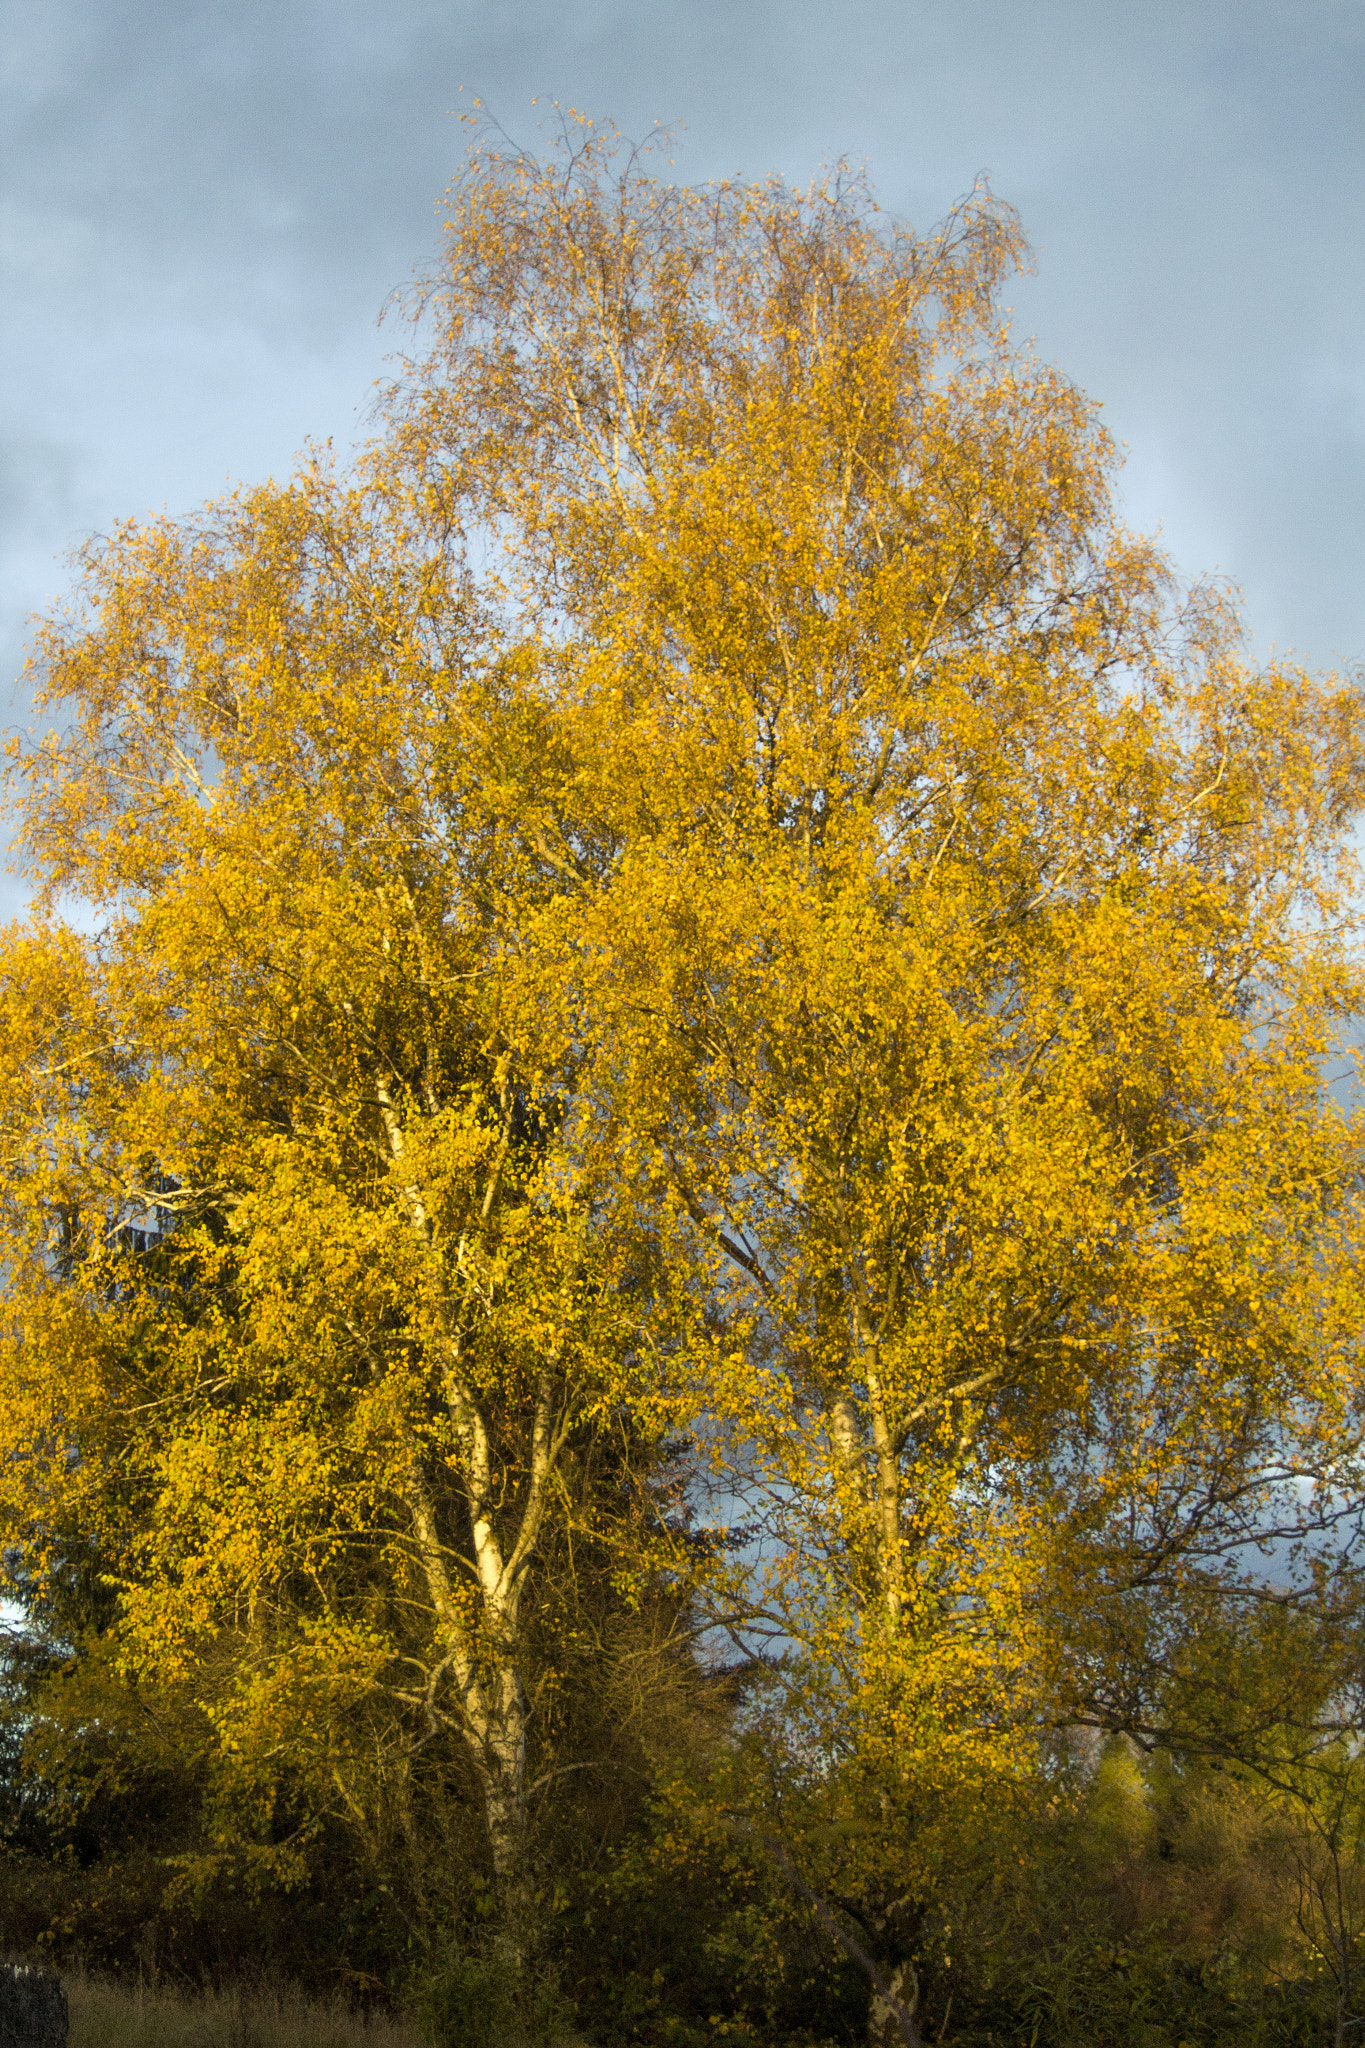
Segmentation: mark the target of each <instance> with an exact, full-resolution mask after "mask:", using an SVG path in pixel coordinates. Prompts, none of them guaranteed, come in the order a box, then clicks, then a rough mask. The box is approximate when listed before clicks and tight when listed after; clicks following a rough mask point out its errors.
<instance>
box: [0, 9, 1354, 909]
mask: <svg viewBox="0 0 1365 2048" xmlns="http://www.w3.org/2000/svg"><path fill="white" fill-rule="evenodd" d="M0 38H2V39H3V47H4V49H5V52H6V57H7V71H6V76H5V79H4V83H3V87H2V88H0V93H2V95H3V97H2V98H0V265H2V266H3V274H2V275H0V346H3V350H4V362H5V375H4V379H3V384H2V385H0V407H2V408H3V409H2V410H0V661H2V662H3V669H4V680H6V681H8V679H10V678H12V677H13V676H14V675H15V674H16V673H17V671H18V668H19V666H20V663H21V661H22V650H23V645H24V638H25V632H24V621H25V618H26V617H27V616H28V615H29V614H30V613H31V612H32V611H34V610H35V609H36V608H38V607H40V606H42V605H43V604H45V603H47V602H50V601H51V600H52V599H53V598H54V597H56V596H57V595H59V594H60V592H61V590H62V588H63V586H64V583H65V582H66V580H67V573H68V572H67V570H66V568H65V566H64V560H63V557H64V554H65V552H66V550H68V549H69V548H70V547H72V546H73V545H74V544H75V543H77V542H78V541H79V540H80V539H81V538H82V537H83V536H84V535H85V534H87V533H89V532H91V531H92V530H95V529H98V528H100V527H102V526H105V525H107V523H108V522H109V521H111V520H112V519H114V518H115V517H117V516H119V515H121V514H139V513H144V512H147V511H149V510H154V509H159V508H161V507H163V506H168V507H169V508H170V509H171V510H172V511H182V510H188V509H189V508H190V507H192V506H193V505H195V504H197V503H198V502H199V501H201V500H202V499H203V498H205V497H207V496H210V495H212V494H214V493H215V492H217V491H218V490H220V489H221V488H222V487H223V485H224V483H225V482H226V481H227V480H228V479H229V478H233V479H244V480H251V479H254V478H258V477H262V476H264V475H266V474H268V473H271V472H274V473H277V474H278V473H280V472H282V471H283V470H285V469H287V467H288V465H289V463H290V460H291V457H292V455H293V453H294V451H295V450H296V449H297V448H298V447H299V446H300V444H301V443H302V442H303V440H304V439H305V438H306V437H308V436H315V437H319V438H325V437H328V436H331V437H333V438H334V439H335V440H336V441H338V442H339V443H345V442H346V441H348V440H350V439H352V438H353V437H354V436H355V435H356V434H357V433H358V432H359V431H361V429H362V426H363V417H364V408H365V405H366V403H367V400H368V396H369V393H370V391H371V388H372V384H373V380H374V378H375V377H376V376H377V375H379V374H380V373H381V372H382V369H383V362H384V354H385V350H386V347H388V346H390V345H392V343H393V341H394V339H395V337H394V336H392V335H391V334H389V333H386V331H385V330H384V329H383V328H382V327H380V326H379V325H378V324H377V315H378V313H379V311H380V308H381V306H382V305H383V303H384V301H385V299H386V297H387V296H388V294H389V293H390V292H391V291H392V290H393V289H394V288H395V287H397V286H401V285H402V284H403V283H404V282H405V281H406V280H407V279H409V278H410V277H411V276H412V275H413V273H414V272H415V271H419V270H421V269H422V268H423V267H424V265H426V264H427V263H428V261H429V260H430V258H431V255H432V252H433V250H434V247H435V238H436V207H437V203H438V201H439V197H440V194H441V192H442V190H443V188H444V187H445V185H446V184H447V183H448V181H449V179H450V177H451V176H452V174H453V172H454V170H455V168H456V166H457V164H458V161H459V158H460V154H461V151H462V148H463V138H462V133H461V130H460V126H459V121H458V113H459V110H460V109H461V107H465V108H467V107H468V106H469V105H470V102H471V99H472V98H473V97H474V96H478V97H480V98H481V99H482V100H483V102H484V103H485V105H487V106H488V107H490V108H491V109H492V110H493V112H494V113H495V114H496V115H497V116H498V118H499V119H500V120H501V122H502V124H503V126H504V127H505V128H506V129H507V130H508V131H509V132H510V133H511V135H512V136H513V137H514V138H515V139H516V140H518V141H520V142H524V143H528V144H530V145H532V146H534V145H535V142H536V124H537V122H538V121H540V120H541V119H543V118H544V116H545V113H546V111H547V107H548V104H549V103H550V102H553V101H555V100H558V101H559V102H561V103H562V104H563V105H565V106H572V107H576V108H581V109H582V110H583V111H585V112H586V113H588V114H589V115H591V116H594V117H597V118H611V119H614V120H615V121H616V122H617V123H618V124H619V125H620V126H621V127H622V128H623V129H625V130H626V131H627V132H628V133H631V134H633V135H637V136H639V135H642V134H644V133H645V131H646V130H647V129H648V128H649V127H650V124H651V123H652V122H655V121H661V122H668V123H672V124H675V126H676V129H677V141H676V146H675V148H674V150H673V154H674V156H675V159H676V161H677V165H678V171H677V173H676V174H677V175H681V176H684V177H688V178H705V177H709V176H713V175H717V174H724V173H733V172H738V173H740V174H743V175H746V176H760V175H762V174H764V173H767V172H769V171H778V172H781V173H782V174H784V175H785V176H787V177H789V178H791V179H793V180H796V181H800V180H802V179H805V178H807V177H808V176H809V175H810V174H811V173H812V172H813V171H814V170H816V169H817V168H818V166H819V165H820V163H821V161H822V160H827V159H829V158H831V157H836V156H847V157H849V158H851V159H852V160H854V161H855V162H857V163H863V162H865V163H866V164H867V166H868V168H869V171H870V173H871V176H872V179H873V181H874V184H875V186H876V188H877V191H878V193H879V196H880V197H881V199H882V201H883V203H884V204H885V205H887V206H889V207H890V208H892V209H894V210H895V211H897V212H899V213H901V214H903V215H906V216H907V217H908V218H910V219H911V220H912V221H913V222H915V223H916V224H918V225H921V226H928V225H929V224H931V223H932V222H933V221H934V220H936V219H937V218H938V217H939V216H940V215H941V214H942V213H943V212H944V211H945V210H946V209H947V207H948V206H949V205H950V204H951V203H952V201H953V200H954V199H955V198H956V197H958V195H959V194H960V193H962V192H963V191H964V190H965V189H966V188H967V187H969V186H970V184H971V182H972V179H973V177H974V176H975V174H976V173H977V172H978V171H980V170H983V169H984V170H986V171H988V172H989V173H990V175H991V178H992V181H993V183H994V185H995V188H996V190H997V191H998V192H1000V193H1001V194H1002V195H1003V196H1004V197H1006V198H1008V199H1010V200H1012V201H1013V202H1014V204H1015V205H1016V206H1017V207H1018V208H1019V209H1020V211H1021V212H1022V214H1023V216H1024V221H1025V225H1026V227H1027V229H1028V231H1029V233H1030V236H1031V239H1032V243H1033V247H1034V251H1035V257H1036V263H1037V274H1036V276H1034V277H1032V278H1028V279H1025V280H1023V281H1021V283H1020V284H1019V285H1018V286H1017V287H1016V288H1015V290H1014V293H1013V301H1014V305H1015V308H1016V326H1017V327H1018V329H1019V330H1020V331H1022V332H1024V333H1027V334H1031V335H1032V336H1034V337H1035V338H1036V340H1037V343H1038V345H1039V347H1040V348H1041V350H1042V351H1043V352H1044V353H1045V354H1046V355H1047V356H1049V357H1050V358H1052V359H1053V360H1054V361H1056V362H1057V363H1059V364H1060V365H1061V366H1062V367H1063V368H1064V369H1065V370H1067V371H1068V372H1069V373H1070V374H1071V375H1072V376H1074V377H1075V378H1076V379H1077V380H1078V381H1079V382H1080V383H1081V384H1082V385H1084V386H1085V387H1086V389H1087V390H1088V391H1089V392H1090V393H1091V395H1092V396H1093V397H1095V398H1097V399H1099V400H1101V401H1102V402H1103V404H1104V407H1105V412H1106V418H1107V420H1108V422H1109V425H1110V427H1111V428H1112V430H1113V431H1114V432H1115V434H1116V435H1117V436H1118V437H1119V438H1120V440H1121V441H1123V442H1124V443H1125V444H1126V446H1127V448H1128V451H1129V454H1128V469H1127V472H1126V481H1125V491H1126V496H1127V501H1128V507H1129V511H1130V516H1131V517H1132V518H1133V519H1134V520H1135V521H1136V522H1137V523H1139V524H1141V525H1143V526H1145V527H1148V528H1151V527H1155V526H1157V525H1160V526H1161V528H1162V529H1163V532H1164V535H1165V538H1166V542H1167V545H1168V547H1169V548H1170V550H1171V551H1172V552H1173V554H1174V555H1175V556H1176V558H1177V560H1178V562H1179V563H1180V565H1181V566H1182V567H1183V568H1185V569H1188V570H1190V571H1218V572H1221V573H1222V574H1224V575H1226V576H1229V577H1232V578H1233V579H1235V580H1236V581H1237V582H1238V583H1239V584H1240V585H1241V587H1242V590H1243V593H1244V597H1245V603H1246V613H1247V619H1248V624H1249V627H1250V629H1251V632H1252V634H1253V637H1254V642H1255V644H1256V645H1257V646H1258V647H1259V648H1261V649H1262V650H1268V649H1269V648H1270V647H1271V646H1275V647H1277V648H1279V649H1292V650H1294V651H1295V652H1297V653H1298V654H1299V655H1300V656H1301V657H1302V658H1304V659H1305V660H1307V661H1308V662H1310V663H1311V664H1313V665H1315V666H1325V665H1328V664H1330V663H1333V662H1335V661H1345V662H1352V661H1356V660H1358V659H1360V658H1361V657H1365V573H1363V572H1365V546H1363V544H1365V0H1140V4H1139V0H844V4H843V5H842V6H835V5H831V4H829V0H825V4H821V5H817V4H814V0H671V4H665V0H630V4H628V5H627V4H615V0H596V4H594V0H0ZM537 99H539V100H540V102H541V104H540V106H539V107H537V106H536V104H535V102H536V100H537ZM22 713H23V700H22V695H21V694H19V695H16V697H15V700H14V707H13V711H12V713H11V716H12V717H20V716H22ZM10 898H11V900H13V891H12V890H11V891H10Z"/></svg>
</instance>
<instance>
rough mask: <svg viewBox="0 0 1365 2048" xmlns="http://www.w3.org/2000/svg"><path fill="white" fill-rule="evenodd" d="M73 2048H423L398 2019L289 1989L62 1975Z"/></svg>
mask: <svg viewBox="0 0 1365 2048" xmlns="http://www.w3.org/2000/svg"><path fill="white" fill-rule="evenodd" d="M62 1982H63V1983H64V1984H65V1986H66V1996H67V2002H68V2004H69V2006H70V2009H71V2039H70V2044H69V2048H423V2042H422V2038H421V2036H420V2035H419V2034H418V2033H417V2031H416V2030H415V2029H414V2028H413V2027H411V2026H409V2025H406V2024H404V2023H403V2022H402V2021H400V2020H393V2019H385V2018H382V2017H380V2018H372V2019H367V2018H365V2017H364V2016H363V2015H361V2014H358V2013H353V2012H349V2011H348V2010H347V2008H346V2007H345V2006H344V2005H342V2004H340V2003H339V2002H334V2003H332V2004H326V2005H324V2004H318V2003H316V2002H315V2001H312V2000H309V1999H306V1998H304V1997H303V1996H301V1994H300V1993H298V1992H297V1991H294V1990H291V1989H289V1988H288V1987H285V1988H282V1989H275V1988H271V1987H269V1986H265V1985H258V1986H256V1987H254V1988H252V1987H247V1988H245V1989H243V1988H242V1987H240V1986H234V1987H233V1988H232V1989H231V1990H228V1991H204V1992H184V1991H159V1990H149V1989H146V1988H144V1987H141V1986H138V1985H131V1984H114V1983H110V1982H109V1981H108V1980H107V1979H103V1978H99V1977H86V1976H83V1975H81V1974H79V1973H76V1972H72V1973H67V1972H65V1971H64V1972H63V1973H62Z"/></svg>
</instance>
